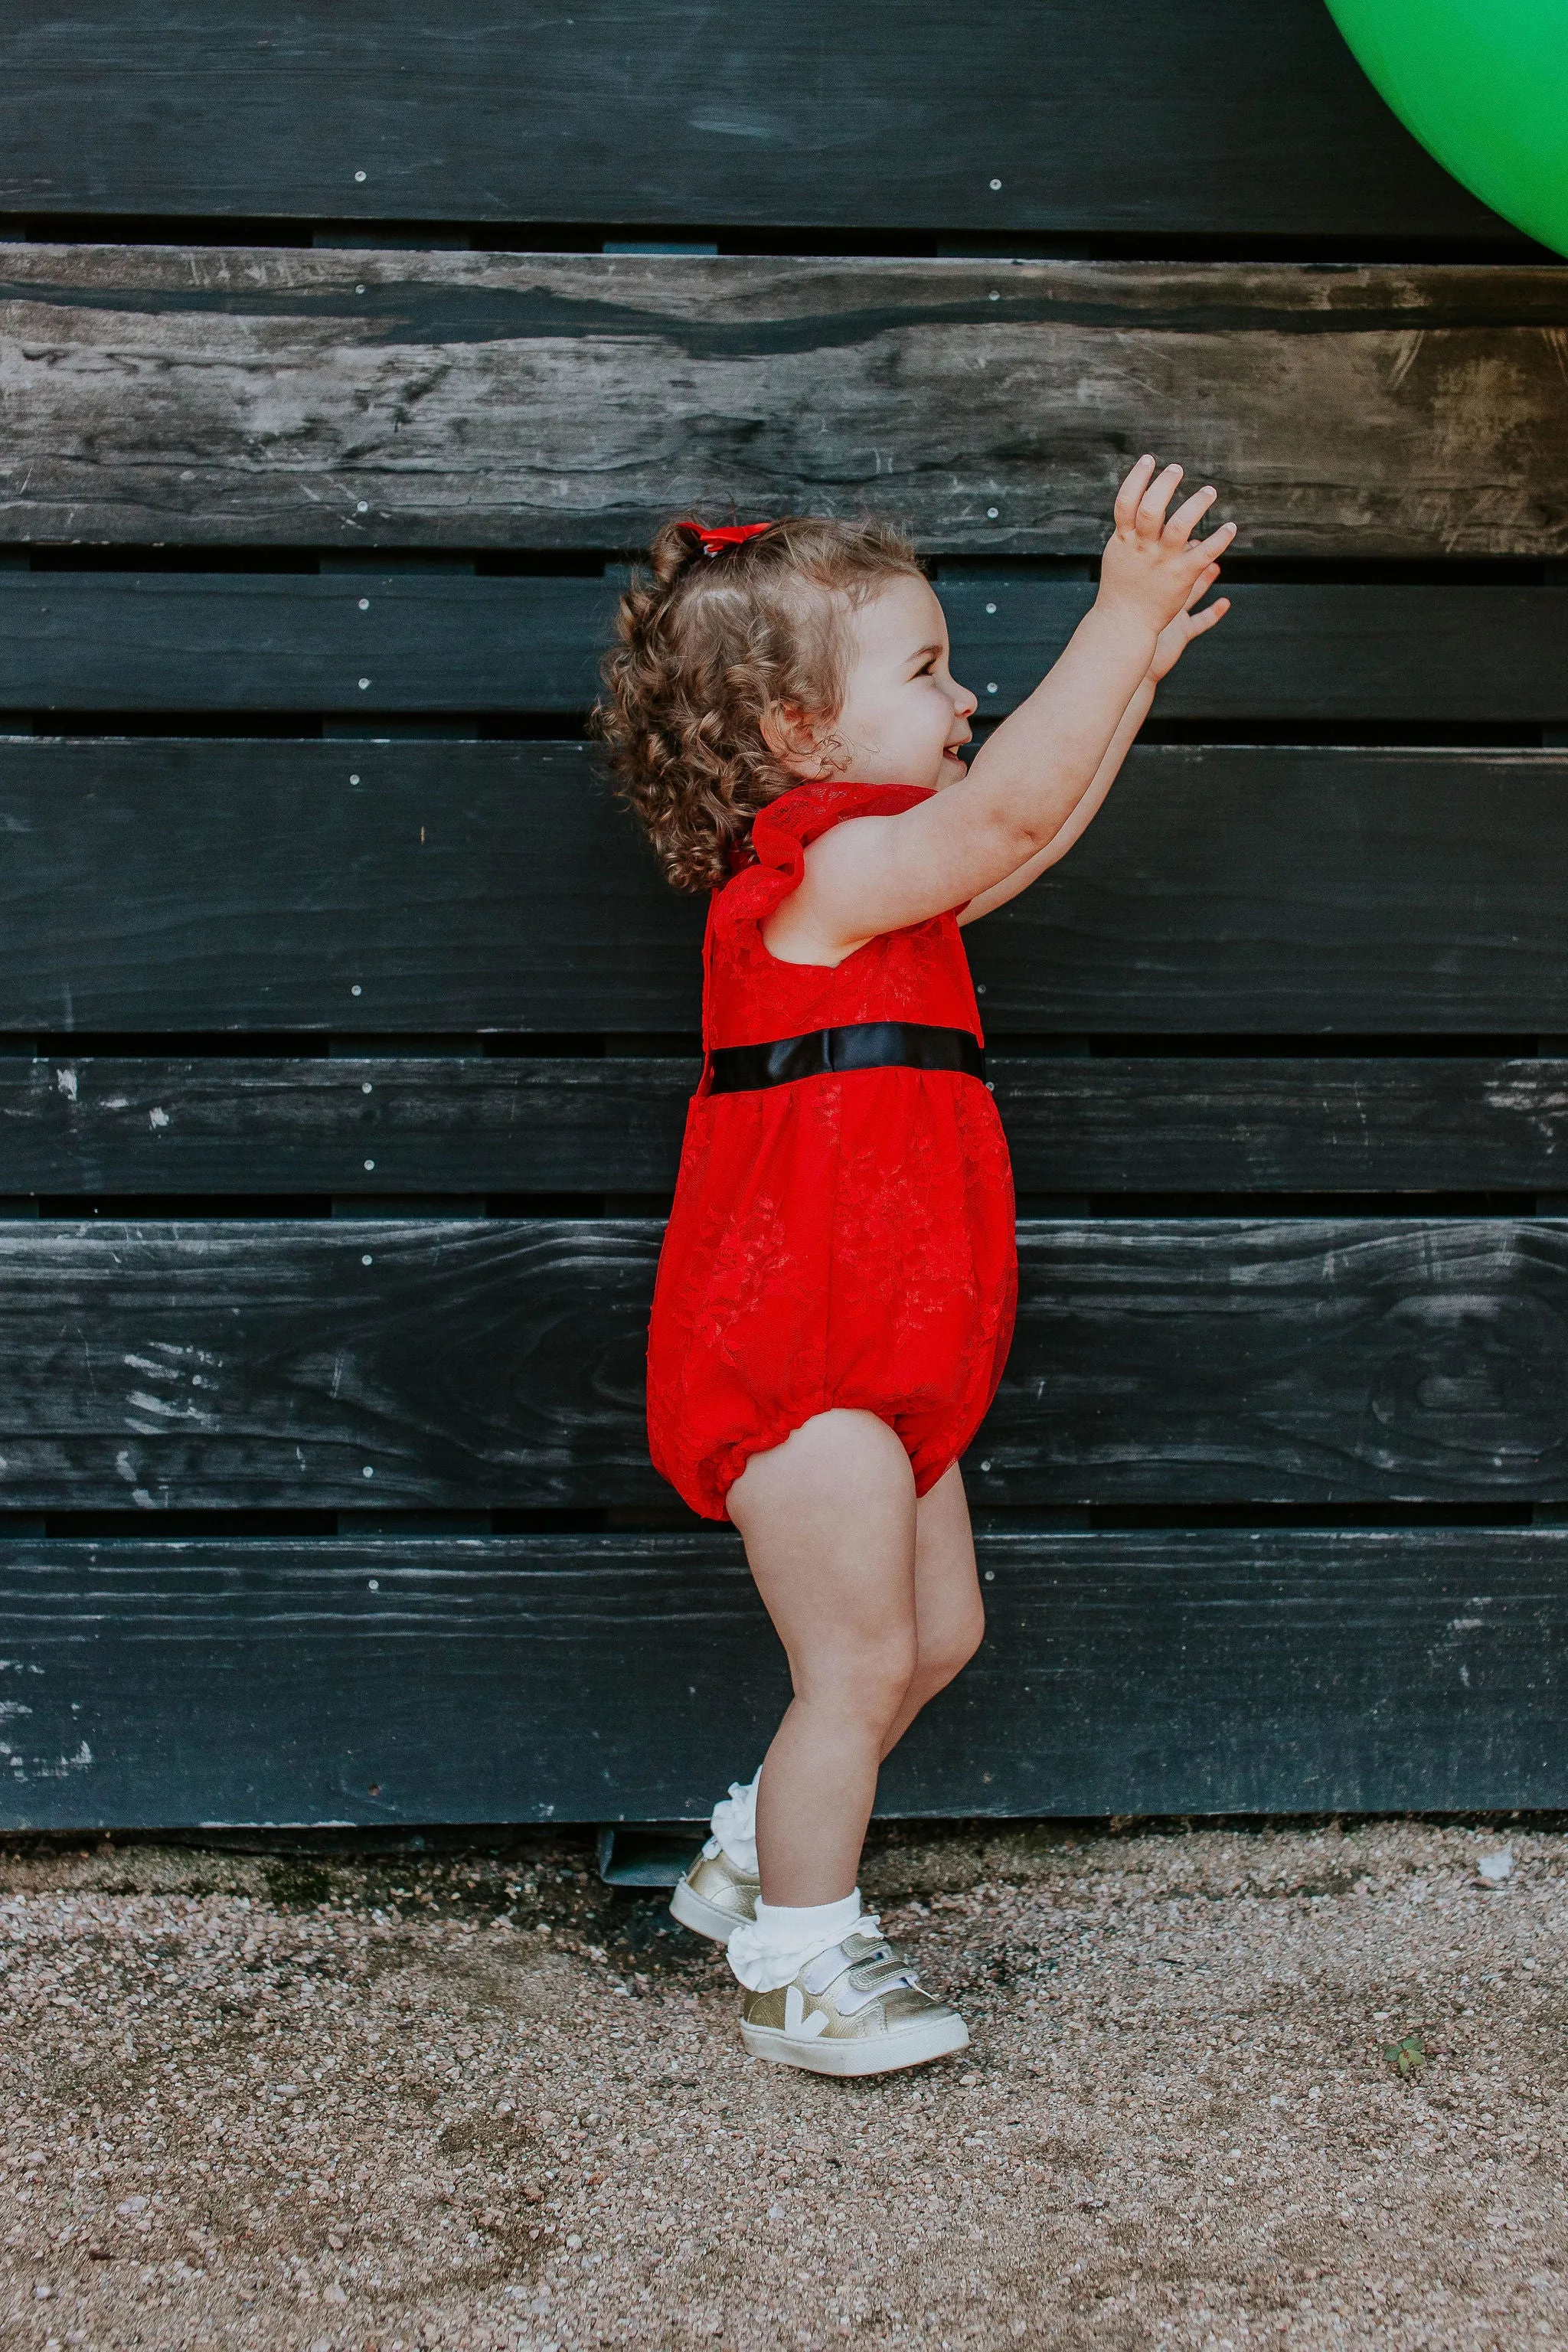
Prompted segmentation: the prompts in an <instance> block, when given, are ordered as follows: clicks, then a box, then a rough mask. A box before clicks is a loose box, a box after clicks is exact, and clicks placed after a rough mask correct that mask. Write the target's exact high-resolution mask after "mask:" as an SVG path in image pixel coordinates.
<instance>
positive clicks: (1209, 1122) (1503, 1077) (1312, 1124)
mask: <svg viewBox="0 0 1568 2352" xmlns="http://www.w3.org/2000/svg"><path fill="white" fill-rule="evenodd" d="M988 1067H989V1069H990V1071H991V1074H992V1077H993V1081H994V1085H995V1088H996V1103H997V1108H998V1109H999V1110H1000V1111H1001V1113H1002V1118H1003V1123H1004V1125H1005V1128H1006V1129H1007V1137H1008V1141H1009V1143H1010V1145H1011V1147H1012V1153H1013V1169H1014V1176H1015V1179H1016V1184H1017V1187H1018V1190H1019V1191H1020V1192H1023V1193H1030V1192H1068V1193H1082V1192H1109V1193H1114V1192H1154V1193H1158V1192H1210V1193H1215V1192H1362V1193H1365V1192H1433V1191H1436V1190H1445V1191H1448V1192H1456V1191H1468V1192H1539V1191H1549V1192H1551V1191H1563V1190H1565V1189H1568V1062H1563V1061H1561V1060H1552V1059H1547V1058H1542V1059H1540V1060H1527V1059H1518V1060H1511V1061H1505V1060H1500V1059H1498V1058H1496V1057H1495V1056H1486V1055H1476V1056H1473V1057H1470V1056H1460V1055H1453V1056H1447V1055H1444V1056H1437V1055H1432V1056H1427V1055H1421V1056H1418V1057H1415V1056H1400V1055H1386V1056H1370V1055H1369V1056H1366V1057H1364V1058H1363V1057H1357V1056H1344V1057H1341V1056H1335V1057H1333V1058H1332V1059H1327V1058H1308V1059H1300V1060H1297V1059H1291V1058H1287V1057H1284V1056H1279V1057H1269V1056H1263V1055H1225V1056H1205V1055H1158V1056H1153V1055H1151V1056H1140V1055H1094V1056H1092V1057H1091V1056H1084V1057H1082V1058H1079V1057H1077V1056H1068V1055H1014V1054H1006V1053H1000V1054H998V1053H993V1055H991V1056H990V1059H989V1064H988ZM699 1075H700V1062H699V1061H698V1060H697V1059H696V1057H695V1056H689V1057H682V1056H679V1055H648V1056H647V1057H643V1056H632V1055H606V1056H605V1058H603V1059H602V1060H601V1059H595V1058H590V1057H587V1056H579V1055H550V1056H548V1057H545V1058H542V1059H539V1060H531V1059H528V1058H525V1057H522V1056H519V1057H516V1058H512V1057H510V1056H508V1057H505V1058H496V1059H489V1058H481V1057H478V1056H476V1057H475V1058H473V1059H440V1060H429V1059H426V1060H421V1059H420V1058H418V1057H417V1056H416V1055H385V1056H377V1057H376V1058H374V1059H372V1060H366V1061H358V1060H353V1059H349V1058H339V1057H336V1056H334V1057H333V1058H331V1060H326V1059H303V1058H301V1059H280V1058H274V1057H271V1056H262V1055H256V1056H254V1057H246V1058H242V1059H230V1058H227V1057H226V1056H223V1055H202V1056H199V1057H195V1058H192V1057H185V1058H180V1057H168V1058H155V1057H152V1056H147V1055H126V1056H120V1055H69V1054H67V1055H54V1056H51V1057H49V1058H47V1059H38V1060H36V1061H35V1060H29V1059H24V1058H21V1057H20V1056H17V1057H15V1058H10V1059H7V1058H5V1057H0V1193H9V1194H13V1195H15V1194H18V1193H21V1194H26V1193H45V1194H62V1193H63V1194H72V1193H75V1194H79V1195H82V1196H84V1197H86V1196H90V1195H91V1194H92V1193H94V1192H107V1193H110V1194H126V1193H137V1192H145V1193H154V1194H162V1195H165V1196H166V1195H168V1194H170V1193H181V1192H184V1193H189V1194H192V1195H198V1196H199V1195H203V1194H225V1193H228V1194H242V1195H250V1196H255V1195H257V1194H258V1193H266V1192H276V1193H296V1194H298V1193H331V1194H334V1195H349V1194H361V1195H364V1196H367V1197H374V1195H376V1194H378V1193H379V1194H381V1195H383V1196H387V1195H395V1194H405V1195H406V1194H438V1193H450V1194H454V1195H471V1194H474V1193H492V1194H494V1193H518V1192H556V1193H559V1192H584V1193H595V1192H615V1193H626V1192H656V1193H657V1192H669V1191H670V1190H671V1189H672V1188H673V1186H674V1183H675V1174H676V1168H677V1164H678V1162H679V1153H680V1139H681V1131H682V1129H683V1126H684V1123H685V1118H686V1105H687V1099H688V1097H689V1095H690V1092H691V1089H692V1087H694V1086H695V1085H696V1083H697V1079H698V1076H699Z"/></svg>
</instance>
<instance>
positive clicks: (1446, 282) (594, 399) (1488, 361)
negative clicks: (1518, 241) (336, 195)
mask: <svg viewBox="0 0 1568 2352" xmlns="http://www.w3.org/2000/svg"><path fill="white" fill-rule="evenodd" d="M1565 325H1568V280H1565V279H1564V277H1563V272H1562V271H1561V270H1556V269H1548V268H1541V269H1531V268H1517V269H1513V268H1500V269H1495V270H1484V269H1465V268H1379V269H1373V268H1311V267H1306V266H1296V265H1292V266H1289V267H1287V266H1279V265H1268V266H1265V265H1252V264H1245V265H1235V264H1218V263H1215V264H1209V265H1201V266H1194V265H1190V264H1185V263H1181V264H1168V265H1165V264H1136V265H1133V264H1128V265H1120V264H1106V263H1089V262H1042V263H1034V262H1028V263H1025V262H1012V263H1002V262H986V263H976V262H972V261H908V260H886V261H852V262H839V261H793V260H777V259H739V260H705V259H700V258H693V257H686V258H676V259H670V258H664V259H658V258H648V257H594V256H555V255H543V256H540V255H534V256H531V257H526V258H524V257H491V256H482V255H477V254H457V253H435V254H411V253H403V252H398V253H391V252H381V253H374V252H359V253H347V252H342V251H329V250H319V251H312V252H302V251H299V250H277V249H275V250H270V251H268V250H266V249H263V248H259V247H243V248H240V247H237V248H234V249H232V250H226V249H223V248H215V247H195V248H192V249H190V250H187V251H183V252H182V251H178V250H175V249H172V248H169V247H68V246H59V247H49V246H21V245H18V246H14V247H6V248H5V259H4V268H3V270H0V403H3V404H4V409H5V419H6V436H5V447H4V451H3V452H0V530H3V531H4V533H5V536H6V537H7V538H9V539H10V540H12V541H27V540H37V539H47V540H65V541H149V540H150V541H170V542H181V541H184V542H191V543H195V542H202V543H206V544H230V543H235V542H253V541H278V542H281V543H285V544H290V545H299V544H305V545H324V546H331V547H337V546H372V547H373V546H376V545H387V544H398V545H407V546H415V545H418V546H464V547H489V546H505V545H517V544H520V543H521V544H524V545H531V546H535V547H540V548H549V547H595V548H603V547H612V548H613V547H620V546H636V545H638V544H640V543H642V542H644V541H646V540H647V536H648V534H649V532H650V530H652V529H653V528H654V526H655V525H656V524H657V523H658V522H659V521H660V520H663V519H664V518H665V517H667V516H668V515H669V514H670V513H672V512H674V513H680V512H682V511H690V510H692V509H701V508H702V507H704V506H707V507H710V508H712V509H724V510H728V509H730V508H731V503H732V502H733V503H735V504H737V505H738V506H739V507H740V509H741V510H742V512H748V513H759V512H760V513H763V514H776V513H778V512H779V511H780V510H781V509H786V508H789V507H804V508H806V509H812V510H815V511H820V512H826V513H833V514H851V515H852V514H858V513H861V512H869V513H873V514H877V515H881V516H888V517H892V518H894V519H896V520H900V521H901V522H907V523H908V524H910V526H911V527H912V528H913V529H914V530H915V531H916V532H917V534H918V535H919V537H920V538H921V541H922V542H923V543H924V544H925V545H926V546H927V547H928V548H930V549H931V551H935V552H941V551H943V550H948V551H974V552H987V551H988V552H994V553H1008V552H1018V553H1028V552H1035V553H1055V554H1090V553H1097V552H1098V551H1099V549H1100V546H1101V545H1102V544H1103V541H1104V538H1105V534H1106V529H1107V519H1108V516H1109V513H1110V500H1111V497H1112V493H1113V491H1114V488H1115V484H1116V482H1117V479H1118V478H1119V477H1120V476H1121V473H1122V472H1124V471H1125V468H1126V466H1127V462H1128V459H1129V457H1130V456H1131V455H1135V454H1136V452H1137V451H1138V450H1139V449H1141V448H1142V447H1144V446H1149V447H1152V448H1155V449H1160V450H1176V449H1179V450H1180V452H1181V454H1182V457H1183V458H1184V460H1185V461H1186V462H1187V464H1188V465H1189V466H1191V467H1193V468H1194V469H1195V470H1197V471H1199V472H1200V473H1201V474H1203V475H1205V476H1207V477H1208V478H1211V479H1213V480H1214V481H1215V482H1216V483H1217V484H1218V485H1219V486H1220V488H1221V490H1222V493H1223V496H1222V501H1221V508H1220V509H1219V511H1220V512H1222V513H1223V512H1227V511H1229V510H1231V509H1234V510H1235V513H1236V515H1237V519H1238V520H1239V521H1240V523H1241V525H1242V531H1241V537H1240V539H1239V541H1238V542H1237V544H1238V548H1239V549H1240V550H1241V551H1253V552H1263V553H1267V552H1269V551H1302V552H1308V553H1313V554H1325V553H1331V552H1338V553H1345V552H1351V551H1353V552H1354V553H1355V554H1357V555H1358V556H1363V557H1364V556H1373V555H1379V554H1384V555H1399V556H1433V555H1446V554H1454V553H1461V552H1464V553H1473V554H1489V555H1501V554H1528V555H1533V556H1547V555H1560V554H1562V553H1563V551H1565V550H1568V492H1565V491H1564V490H1563V487H1562V485H1563V481H1564V480H1565V479H1568V463H1565V460H1568V404H1565V403H1564V401H1563V372H1562V351H1563V330H1564V327H1565Z"/></svg>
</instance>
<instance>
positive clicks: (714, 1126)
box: [647, 784, 1017, 1519]
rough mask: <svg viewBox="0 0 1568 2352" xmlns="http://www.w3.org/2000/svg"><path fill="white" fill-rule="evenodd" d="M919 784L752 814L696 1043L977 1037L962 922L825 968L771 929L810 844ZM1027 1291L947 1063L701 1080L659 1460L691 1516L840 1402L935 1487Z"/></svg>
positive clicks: (1004, 1165) (996, 1126)
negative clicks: (880, 1429) (874, 1033)
mask: <svg viewBox="0 0 1568 2352" xmlns="http://www.w3.org/2000/svg"><path fill="white" fill-rule="evenodd" d="M926 797H927V795H926V794H925V793H923V792H922V791H921V790H919V789H917V788H915V787H913V786H901V785H900V786H895V785H889V784H802V785H799V786H797V787H796V788H795V790H794V791H793V792H790V793H785V794H784V797H783V798H782V799H780V800H777V801H775V802H773V803H772V804H771V805H770V806H769V807H768V808H766V809H764V810H763V812H762V814H760V815H759V816H758V817H757V819H756V822H755V824H754V825H753V827H752V847H753V849H754V850H755V853H756V857H757V863H756V864H755V865H754V866H746V867H744V868H743V869H742V871H741V872H740V873H739V874H737V875H736V876H735V877H733V879H732V880H731V881H730V882H729V883H727V884H726V886H725V887H724V888H723V889H722V890H720V891H718V892H717V893H716V894H715V896H714V898H713V901H712V904H711V907H710V911H709V917H708V934H707V940H706V943H705V946H704V950H703V962H704V971H705V979H704V988H703V1003H702V1024H703V1043H704V1045H705V1046H706V1047H709V1048H713V1047H718V1046H724V1045H766V1044H768V1043H770V1042H771V1041H772V1040H773V1039H774V1038H779V1037H795V1036H800V1035H802V1034H804V1033H805V1032H806V1031H809V1030H814V1029H828V1028H837V1027H840V1026H843V1025H846V1024H849V1023H853V1022H862V1021H911V1022H922V1023H926V1024H931V1025H933V1026H936V1027H941V1028H950V1029H967V1030H969V1031H970V1032H971V1034H973V1035H974V1036H976V1037H979V1036H980V1035H981V1028H980V1015H979V1011H978V1008H977V1007H976V1004H975V1001H974V989H973V983H972V982H971V980H970V977H969V964H968V960H967V958H966V957H965V955H964V952H963V939H962V936H961V934H960V932H959V929H958V924H957V921H956V919H955V918H954V917H953V916H952V915H951V914H947V915H938V916H935V917H933V918H932V919H931V920H930V921H929V922H924V923H911V924H910V926H909V927H908V928H907V929H903V930H900V931H889V932H885V933H884V934H883V935H882V936H881V937H880V938H879V939H874V940H868V941H867V943H866V945H865V946H864V947H861V948H858V949H857V950H856V951H855V953H854V954H853V955H851V956H848V957H847V958H846V959H845V961H843V962H842V963H841V964H839V965H837V967H835V968H832V969H830V968H828V967H826V966H825V965H820V964H790V963H781V962H780V961H778V960H777V958H775V957H773V956H772V955H770V954H769V952H768V950H767V949H766V948H765V947H764V946H763V936H762V932H763V924H764V923H765V922H766V920H767V919H768V917H769V916H770V915H771V914H772V913H773V909H774V908H776V907H777V906H778V905H779V904H780V903H781V901H782V900H783V899H784V898H787V897H788V896H789V893H790V892H791V891H792V890H793V889H795V887H796V886H797V884H798V883H799V881H800V879H801V876H802V874H803V873H804V871H805V850H806V848H807V846H808V845H810V844H811V843H812V842H813V841H815V840H816V838H817V837H818V836H819V835H822V834H824V833H826V832H827V831H828V830H829V829H830V828H831V827H832V826H833V825H836V824H842V823H843V822H844V821H845V820H846V819H847V818H852V817H858V816H867V815H878V816H891V815H897V814H900V813H901V812H902V811H903V810H905V809H908V808H912V807H913V806H914V805H915V803H917V802H919V801H921V800H923V799H925V798H926ZM1016 1297H1017V1259H1016V1244H1015V1234H1014V1207H1013V1179H1012V1171H1011V1169H1010V1167H1009V1164H1008V1159H1007V1146H1006V1142H1005V1139H1004V1136H1003V1133H1002V1124H1001V1121H1000V1119H999V1118H997V1115H996V1107H995V1105H994V1102H993V1101H992V1098H991V1096H990V1093H989V1091H988V1090H987V1088H986V1087H984V1085H983V1083H982V1082H981V1081H980V1080H979V1079H978V1078H973V1077H971V1076H968V1075H966V1074H965V1073H963V1072H960V1071H948V1070H911V1069H885V1070H855V1071H847V1072H845V1073H843V1074H842V1075H837V1076H814V1077H809V1078H799V1079H795V1081H793V1082H792V1083H791V1084H789V1085H786V1086H775V1087H758V1088H755V1089H753V1090H750V1091H747V1092H743V1093H737V1094H720V1095H713V1094H710V1093H709V1091H708V1082H707V1078H706V1076H704V1079H703V1083H702V1085H701V1086H700V1087H699V1089H698V1091H697V1093H696V1094H695V1095H694V1096H693V1097H692V1099H691V1106H690V1109H689V1114H688V1118H687V1125H686V1141H685V1146H684V1149H683V1150H682V1154H681V1162H680V1175H679V1181H678V1183H677V1187H676V1195H675V1207H674V1211H673V1213H672V1214H671V1217H670V1221H669V1227H668V1233H667V1234H666V1236H665V1242H664V1249H663V1252H662V1254H661V1255H660V1258H659V1266H658V1285H657V1286H656V1289H655V1294H654V1304H653V1320H652V1326H651V1328H650V1331H649V1335H648V1391H647V1398H648V1404H647V1418H648V1444H649V1446H650V1448H651V1451H652V1454H653V1460H654V1465H655V1467H656V1468H657V1469H658V1471H659V1473H660V1474H661V1475H662V1476H664V1477H666V1478H668V1481H669V1483H670V1485H671V1486H674V1487H675V1488H676V1490H677V1492H678V1493H679V1494H680V1495H681V1496H683V1497H684V1499H685V1500H686V1501H687V1502H688V1503H689V1504H690V1506H691V1507H692V1508H693V1509H694V1510H697V1511H700V1512H701V1514H702V1515H703V1517H705V1518H710V1519H722V1518H724V1517H727V1516H728V1514H727V1511H726V1508H725V1500H724V1498H725V1496H726V1495H727V1494H728V1492H729V1489H730V1487H731V1485H732V1483H733V1482H734V1480H735V1479H736V1478H738V1477H739V1476H740V1475H741V1472H742V1470H743V1469H744V1468H745V1466H746V1464H747V1462H748V1461H749V1460H750V1458H751V1456H752V1454H757V1453H761V1452H763V1451H764V1450H765V1449H766V1448H768V1447H770V1446H773V1445H777V1444H781V1443H782V1441H783V1440H784V1438H785V1437H787V1436H788V1435H789V1433H790V1432H791V1431H792V1430H794V1429H798V1428H799V1427H800V1425H801V1424H802V1423H803V1422H806V1421H809V1420H810V1419H811V1418H812V1416H813V1415H814V1414H815V1413H819V1412H826V1411H828V1410H829V1409H830V1408H831V1407H833V1406H855V1407H858V1408H859V1409H861V1410H863V1411H865V1412H874V1413H877V1414H879V1416H880V1418H881V1419H882V1420H884V1421H885V1422H887V1423H889V1426H890V1427H891V1428H892V1429H894V1430H895V1431H896V1432H897V1433H898V1434H899V1436H900V1438H901V1439H902V1441H903V1444H904V1445H905V1447H906V1449H907V1451H908V1453H909V1456H910V1463H911V1465H912V1466H913V1469H914V1474H915V1486H916V1491H917V1493H919V1494H922V1495H923V1494H925V1493H926V1492H927V1491H928V1490H929V1489H930V1488H931V1486H934V1485H935V1484H936V1482H937V1480H938V1479H939V1478H940V1477H941V1476H942V1473H943V1472H944V1471H945V1470H946V1469H947V1468H948V1467H949V1465H951V1464H952V1463H953V1462H955V1461H956V1460H957V1458H958V1456H959V1454H962V1453H963V1449H964V1447H965V1446H966V1445H967V1444H968V1443H969V1441H970V1439H971V1438H972V1437H973V1434H974V1432H975V1430H976V1429H977V1428H978V1426H979V1424H980V1422H981V1420H982V1418H983V1416H984V1412H985V1411H986V1408H987V1407H988V1405H989V1404H990V1402H991V1400H992V1398H993V1396H994V1394H995V1391H996V1383H997V1381H998V1380H999V1379H1000V1378H1001V1374H1002V1367H1003V1364H1004V1363H1005V1360H1006V1355H1007V1349H1008V1345H1009V1343H1010V1341H1011V1339H1012V1336H1013V1316H1014V1308H1015V1305H1016Z"/></svg>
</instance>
